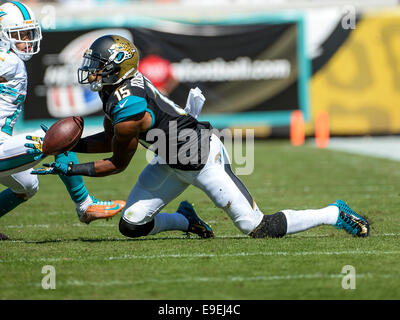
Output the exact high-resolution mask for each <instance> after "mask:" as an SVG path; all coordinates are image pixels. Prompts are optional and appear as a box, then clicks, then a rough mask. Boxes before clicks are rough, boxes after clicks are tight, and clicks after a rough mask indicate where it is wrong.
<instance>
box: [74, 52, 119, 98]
mask: <svg viewBox="0 0 400 320" xmlns="http://www.w3.org/2000/svg"><path fill="white" fill-rule="evenodd" d="M110 60H111V59H108V60H107V59H104V58H101V57H100V56H96V55H93V54H92V52H91V50H90V49H88V50H86V52H85V54H84V55H83V61H82V66H81V67H80V68H79V69H78V82H79V83H80V84H90V89H91V90H92V91H100V90H101V89H102V88H103V84H105V85H113V84H115V82H116V81H117V80H118V73H119V68H118V67H117V66H116V65H115V64H114V63H113V61H110ZM90 75H93V76H95V78H96V79H97V78H98V77H100V79H99V80H97V81H89V76H90Z"/></svg>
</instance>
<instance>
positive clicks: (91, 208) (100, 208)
mask: <svg viewBox="0 0 400 320" xmlns="http://www.w3.org/2000/svg"><path fill="white" fill-rule="evenodd" d="M55 161H56V162H60V163H69V162H72V163H74V164H78V163H79V161H78V158H77V156H76V153H75V152H67V154H64V153H62V154H59V155H57V156H55ZM59 177H60V179H61V180H62V182H63V183H64V185H65V187H66V188H67V191H68V193H69V195H70V197H71V199H72V201H73V202H74V203H75V206H76V212H77V214H78V217H79V220H80V221H81V222H85V223H90V222H91V221H93V220H96V219H104V218H107V219H108V218H111V217H113V216H114V215H115V214H117V213H118V212H120V211H122V209H123V208H124V207H125V201H122V200H114V201H101V200H98V199H96V198H94V197H93V196H90V195H89V192H88V190H87V189H86V186H85V183H84V181H83V178H82V177H81V176H70V177H68V176H64V175H60V176H59Z"/></svg>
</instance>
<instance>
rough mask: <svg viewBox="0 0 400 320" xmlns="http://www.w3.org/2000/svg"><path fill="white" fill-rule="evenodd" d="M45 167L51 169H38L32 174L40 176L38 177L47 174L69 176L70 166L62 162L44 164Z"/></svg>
mask: <svg viewBox="0 0 400 320" xmlns="http://www.w3.org/2000/svg"><path fill="white" fill-rule="evenodd" d="M43 166H45V167H47V168H49V169H46V168H38V169H35V170H33V171H32V172H31V174H38V175H45V174H57V175H64V176H67V175H68V171H69V169H70V166H69V165H68V164H66V163H60V162H51V163H44V164H43Z"/></svg>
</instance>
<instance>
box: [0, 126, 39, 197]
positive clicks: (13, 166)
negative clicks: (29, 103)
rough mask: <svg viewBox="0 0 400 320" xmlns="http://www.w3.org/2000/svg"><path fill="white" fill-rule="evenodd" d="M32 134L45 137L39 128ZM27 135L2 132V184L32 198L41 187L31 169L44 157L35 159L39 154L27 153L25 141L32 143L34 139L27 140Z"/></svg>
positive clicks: (0, 168)
mask: <svg viewBox="0 0 400 320" xmlns="http://www.w3.org/2000/svg"><path fill="white" fill-rule="evenodd" d="M31 135H32V136H37V137H43V136H44V132H43V131H42V130H41V129H39V130H37V131H34V132H32V133H31ZM26 136H27V134H19V135H15V136H9V135H7V134H5V133H3V132H1V134H0V184H2V185H5V186H7V187H9V188H10V189H11V190H12V191H13V192H14V193H16V194H26V196H27V197H28V198H30V197H31V196H33V195H34V194H35V193H36V192H37V190H38V188H39V181H38V178H37V176H36V175H33V174H31V171H32V168H33V167H34V166H35V165H36V164H38V163H39V162H40V161H42V159H40V160H35V159H34V157H35V156H37V154H36V155H35V154H27V147H25V143H32V140H27V139H26Z"/></svg>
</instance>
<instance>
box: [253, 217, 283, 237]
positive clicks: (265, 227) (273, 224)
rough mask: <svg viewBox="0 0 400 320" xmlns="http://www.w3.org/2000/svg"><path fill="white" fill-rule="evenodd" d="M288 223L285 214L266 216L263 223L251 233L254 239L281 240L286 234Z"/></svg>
mask: <svg viewBox="0 0 400 320" xmlns="http://www.w3.org/2000/svg"><path fill="white" fill-rule="evenodd" d="M286 230H287V221H286V216H285V214H284V213H283V212H277V213H274V214H271V215H265V216H264V217H263V219H262V220H261V223H260V224H259V225H258V226H257V227H256V228H255V229H254V230H253V231H252V232H250V234H249V236H251V237H253V238H280V237H283V236H284V235H285V234H286Z"/></svg>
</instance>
